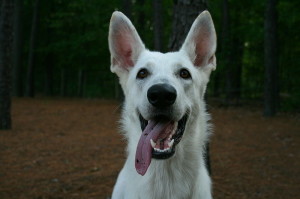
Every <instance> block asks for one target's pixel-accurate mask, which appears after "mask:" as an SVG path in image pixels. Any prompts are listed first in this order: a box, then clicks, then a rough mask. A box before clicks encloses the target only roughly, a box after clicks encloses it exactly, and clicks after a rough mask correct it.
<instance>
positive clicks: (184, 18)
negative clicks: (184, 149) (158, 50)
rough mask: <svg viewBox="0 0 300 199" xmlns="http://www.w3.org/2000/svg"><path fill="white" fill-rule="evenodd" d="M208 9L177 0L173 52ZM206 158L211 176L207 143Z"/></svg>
mask: <svg viewBox="0 0 300 199" xmlns="http://www.w3.org/2000/svg"><path fill="white" fill-rule="evenodd" d="M206 9H207V2H206V0H177V1H176V3H175V4H174V9H173V30H172V35H171V39H170V43H169V49H170V50H171V51H177V50H179V49H180V47H181V45H182V44H183V42H184V40H185V38H186V36H187V34H188V32H189V30H190V28H191V26H192V24H193V22H194V20H195V19H196V18H197V16H198V15H199V14H200V13H201V12H202V11H204V10H206ZM205 149H206V152H205V153H204V156H205V157H204V158H205V161H206V166H207V170H208V172H209V174H211V167H210V155H209V143H207V145H206V147H205Z"/></svg>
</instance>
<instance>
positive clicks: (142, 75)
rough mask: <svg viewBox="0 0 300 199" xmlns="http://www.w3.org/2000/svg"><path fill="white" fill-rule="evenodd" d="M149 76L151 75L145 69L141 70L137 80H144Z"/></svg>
mask: <svg viewBox="0 0 300 199" xmlns="http://www.w3.org/2000/svg"><path fill="white" fill-rule="evenodd" d="M148 75H149V72H148V70H147V69H144V68H143V69H141V70H140V71H139V72H138V74H137V76H136V78H138V79H144V78H146V77H148Z"/></svg>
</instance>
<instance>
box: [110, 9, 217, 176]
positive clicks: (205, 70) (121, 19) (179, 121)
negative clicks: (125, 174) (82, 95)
mask: <svg viewBox="0 0 300 199" xmlns="http://www.w3.org/2000/svg"><path fill="white" fill-rule="evenodd" d="M109 49H110V53H111V71H112V72H114V73H116V74H117V75H118V76H119V79H120V84H121V86H122V88H123V91H124V95H125V98H126V103H127V105H128V106H130V107H131V109H130V110H132V111H133V112H134V114H136V116H137V118H139V120H140V121H139V122H140V124H141V129H142V131H143V132H142V134H141V135H140V136H141V137H140V140H139V143H138V145H137V150H136V169H137V171H138V173H140V174H141V175H144V174H145V173H146V171H147V168H148V166H149V165H150V162H151V158H152V157H153V158H157V159H165V158H169V157H171V156H172V155H173V154H174V152H175V146H176V145H177V144H178V143H179V142H180V140H181V138H182V135H183V133H184V131H185V126H186V123H187V120H188V118H189V116H190V114H191V112H192V111H193V109H195V108H196V109H197V107H194V105H195V104H198V103H199V101H200V100H202V99H203V96H204V92H205V89H206V85H207V82H208V80H209V76H210V73H211V71H212V70H214V69H215V68H216V58H215V50H216V33H215V28H214V25H213V21H212V19H211V16H210V14H209V12H208V11H204V12H202V13H201V14H200V15H199V16H198V17H197V19H196V20H195V22H194V23H193V25H192V27H191V30H190V32H189V33H188V36H187V38H186V40H185V42H184V43H183V45H182V47H181V49H180V50H179V51H178V52H169V53H160V52H151V51H149V50H147V49H146V48H145V46H144V44H143V42H142V41H141V39H140V37H139V35H138V33H137V31H136V29H135V28H134V26H133V25H132V23H131V22H130V20H129V19H128V18H127V17H126V16H125V15H123V14H122V13H121V12H114V13H113V15H112V18H111V22H110V29H109Z"/></svg>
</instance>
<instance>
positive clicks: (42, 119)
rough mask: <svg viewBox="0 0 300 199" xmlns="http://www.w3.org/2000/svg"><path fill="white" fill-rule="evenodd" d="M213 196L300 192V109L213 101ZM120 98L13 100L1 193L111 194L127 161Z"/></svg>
mask: <svg viewBox="0 0 300 199" xmlns="http://www.w3.org/2000/svg"><path fill="white" fill-rule="evenodd" d="M209 112H210V113H211V114H212V117H213V119H212V122H213V124H214V135H213V136H212V139H211V164H212V179H213V192H214V198H216V199H244V198H247V199H254V198H255V199H257V198H270V199H281V198H282V199H287V198H288V199H296V198H299V196H300V179H299V177H300V173H299V168H300V161H299V157H300V146H299V144H300V114H295V113H294V114H290V113H280V114H279V115H278V116H276V117H275V118H271V119H266V118H264V117H262V116H261V112H260V109H258V108H257V107H253V106H250V107H249V106H247V107H245V106H242V107H238V108H228V109H227V108H218V107H217V106H214V105H209ZM119 114H120V106H119V105H118V103H117V102H115V101H105V100H87V99H85V100H80V99H46V98H39V99H14V100H13V111H12V115H13V130H11V131H0V198H1V199H72V198H74V199H75V198H82V199H94V198H95V199H96V198H97V199H106V198H108V197H109V196H110V194H111V191H112V188H113V185H114V182H115V180H116V177H117V175H118V171H119V170H120V169H121V167H122V165H123V162H124V160H125V156H124V148H125V144H126V143H125V141H124V140H123V138H122V136H121V135H120V134H119V133H117V132H118V130H117V129H118V123H117V120H118V118H119Z"/></svg>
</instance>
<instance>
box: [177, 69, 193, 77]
mask: <svg viewBox="0 0 300 199" xmlns="http://www.w3.org/2000/svg"><path fill="white" fill-rule="evenodd" d="M179 75H180V77H181V78H183V79H190V78H191V74H190V72H189V71H188V70H187V69H181V70H180V72H179Z"/></svg>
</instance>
